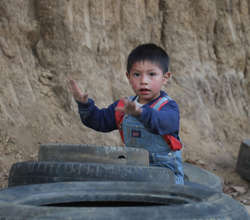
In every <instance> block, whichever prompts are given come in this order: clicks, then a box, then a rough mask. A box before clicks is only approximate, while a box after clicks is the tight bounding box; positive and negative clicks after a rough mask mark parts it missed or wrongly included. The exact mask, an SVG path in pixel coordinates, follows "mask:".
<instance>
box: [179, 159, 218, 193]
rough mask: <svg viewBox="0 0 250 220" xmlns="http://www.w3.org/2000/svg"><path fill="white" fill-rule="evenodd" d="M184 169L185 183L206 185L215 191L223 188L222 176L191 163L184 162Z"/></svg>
mask: <svg viewBox="0 0 250 220" xmlns="http://www.w3.org/2000/svg"><path fill="white" fill-rule="evenodd" d="M183 171H184V173H185V185H193V186H199V185H204V186H207V187H210V188H211V189H213V190H215V191H222V190H223V182H222V180H221V178H220V177H218V176H217V175H215V174H213V173H211V172H209V171H207V170H205V169H202V168H199V167H198V166H195V165H192V164H189V163H183Z"/></svg>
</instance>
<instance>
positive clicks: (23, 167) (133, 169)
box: [8, 161, 175, 186]
mask: <svg viewBox="0 0 250 220" xmlns="http://www.w3.org/2000/svg"><path fill="white" fill-rule="evenodd" d="M102 180H105V181H147V182H153V181H156V182H163V183H165V184H166V185H168V184H174V183H175V177H174V174H173V172H172V171H171V170H169V169H167V168H161V167H146V166H131V165H119V164H98V163H76V162H44V161H40V162H36V161H30V162H19V163H15V164H13V165H12V167H11V169H10V173H9V180H8V185H9V186H18V185H27V184H39V183H52V182H65V181H102Z"/></svg>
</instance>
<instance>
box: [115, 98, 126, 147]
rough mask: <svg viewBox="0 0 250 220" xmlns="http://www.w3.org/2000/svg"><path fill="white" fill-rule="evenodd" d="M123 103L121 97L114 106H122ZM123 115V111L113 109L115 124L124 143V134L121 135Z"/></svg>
mask: <svg viewBox="0 0 250 220" xmlns="http://www.w3.org/2000/svg"><path fill="white" fill-rule="evenodd" d="M124 105H125V103H124V101H123V100H122V99H121V100H119V101H118V103H117V106H116V107H124ZM123 117H124V113H123V112H121V111H115V121H116V126H117V128H118V129H119V133H120V136H121V139H122V142H123V143H124V136H123V132H122V121H123Z"/></svg>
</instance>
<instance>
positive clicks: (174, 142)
mask: <svg viewBox="0 0 250 220" xmlns="http://www.w3.org/2000/svg"><path fill="white" fill-rule="evenodd" d="M170 100H172V99H171V98H170V97H169V96H163V97H160V98H159V99H157V100H156V101H155V102H154V103H153V104H152V105H151V106H150V107H151V108H154V109H156V110H158V111H160V110H161V108H162V107H163V106H164V105H166V104H167V103H168V102H169V101H170ZM162 137H163V139H164V140H165V141H166V142H167V144H168V145H169V146H170V148H171V150H173V151H176V150H181V148H182V144H181V142H180V141H179V140H178V139H177V138H175V137H174V136H172V135H169V134H165V135H162Z"/></svg>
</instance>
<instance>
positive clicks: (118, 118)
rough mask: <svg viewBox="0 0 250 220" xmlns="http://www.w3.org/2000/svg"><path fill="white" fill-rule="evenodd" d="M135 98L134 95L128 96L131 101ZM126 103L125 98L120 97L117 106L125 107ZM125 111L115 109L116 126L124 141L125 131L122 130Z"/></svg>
mask: <svg viewBox="0 0 250 220" xmlns="http://www.w3.org/2000/svg"><path fill="white" fill-rule="evenodd" d="M133 99H134V96H130V97H128V100H129V101H132V100H133ZM124 105H125V103H124V101H123V99H120V100H119V101H118V103H117V106H116V107H124ZM123 117H124V113H123V112H121V111H115V121H116V126H117V128H118V129H119V133H120V135H121V139H122V142H123V143H124V136H123V131H122V121H123Z"/></svg>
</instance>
